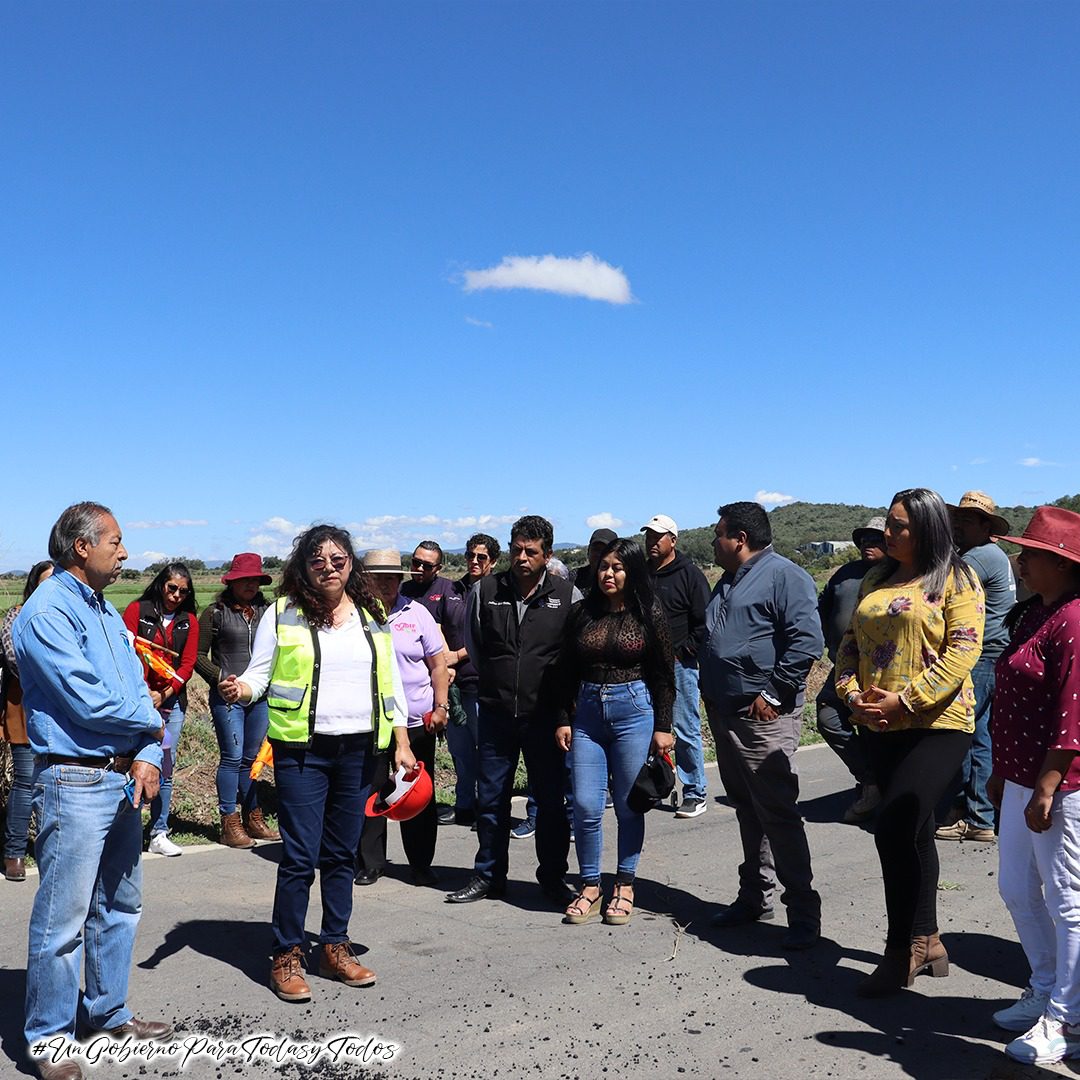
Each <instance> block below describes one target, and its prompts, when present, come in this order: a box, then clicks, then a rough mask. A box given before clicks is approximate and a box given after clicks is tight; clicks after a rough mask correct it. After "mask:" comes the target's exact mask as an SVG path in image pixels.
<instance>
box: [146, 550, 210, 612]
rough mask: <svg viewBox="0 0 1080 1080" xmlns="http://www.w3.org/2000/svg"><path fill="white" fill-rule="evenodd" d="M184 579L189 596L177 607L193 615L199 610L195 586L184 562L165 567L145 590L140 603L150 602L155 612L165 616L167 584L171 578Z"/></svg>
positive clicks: (172, 563)
mask: <svg viewBox="0 0 1080 1080" xmlns="http://www.w3.org/2000/svg"><path fill="white" fill-rule="evenodd" d="M174 577H182V578H183V579H184V580H185V581H186V582H187V588H188V594H187V596H185V597H184V598H183V600H181V601H180V603H179V604H178V605H177V607H176V610H177V611H190V612H191V614H192V615H194V614H196V613H197V612H198V610H199V605H198V604H196V603H195V585H194V582H192V580H191V571H190V570H189V569H188V568H187V567H186V566H185V565H184V564H183V563H182V562H171V563H169V564H168V565H167V566H163V567H162V568H161V569H160V570H159V571H158V572H157V573H156V574H155V575H154V580H153V581H151V582H150V584H149V585H147V586H146V588H145V589H144V590H143V594H142V596H140V597H139V602H140V603H142V602H143V601H144V600H149V601H150V603H151V604H153V605H154V610H155V611H156V612H157V613H158V614H159V615H164V614H165V582H166V581H168V580H169V578H174Z"/></svg>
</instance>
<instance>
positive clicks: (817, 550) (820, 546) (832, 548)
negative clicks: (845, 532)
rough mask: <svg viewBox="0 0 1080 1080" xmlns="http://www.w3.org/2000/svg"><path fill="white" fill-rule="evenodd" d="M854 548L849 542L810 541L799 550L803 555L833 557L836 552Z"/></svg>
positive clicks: (851, 542) (852, 543)
mask: <svg viewBox="0 0 1080 1080" xmlns="http://www.w3.org/2000/svg"><path fill="white" fill-rule="evenodd" d="M854 546H855V544H854V542H853V541H851V540H811V541H810V542H809V543H807V544H803V545H802V547H800V548H799V550H800V551H801V552H802V553H803V554H804V555H835V554H836V553H837V552H838V551H846V550H847V549H848V548H853V547H854Z"/></svg>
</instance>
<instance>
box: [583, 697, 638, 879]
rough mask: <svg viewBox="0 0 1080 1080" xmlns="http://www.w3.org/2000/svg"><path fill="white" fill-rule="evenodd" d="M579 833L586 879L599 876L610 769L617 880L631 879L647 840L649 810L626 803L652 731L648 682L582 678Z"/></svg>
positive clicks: (584, 877) (598, 877)
mask: <svg viewBox="0 0 1080 1080" xmlns="http://www.w3.org/2000/svg"><path fill="white" fill-rule="evenodd" d="M573 727H574V737H573V751H574V754H573V764H572V769H573V775H574V839H575V842H576V845H577V855H578V865H579V866H580V868H581V879H582V881H583V882H584V883H585V884H587V885H591V884H595V883H598V882H599V881H600V854H601V850H602V847H603V832H602V828H601V824H602V822H603V820H604V801H605V796H606V794H607V785H608V775H609V774H610V776H611V798H612V801H613V802H614V804H615V817H616V819H617V820H618V823H619V839H618V856H619V861H618V880H619V881H625V882H631V881H633V880H634V874H635V873H636V872H637V865H638V859H640V858H641V846H642V844H644V842H645V815H644V814H639V813H636V812H635V811H633V810H631V809H630V807H629V806H627V805H626V797H627V795H629V794H630V788H631V787H633V784H634V781H635V780H636V779H637V775H638V773H639V772H640V771H641V766H642V765H644V764H645V759H646V758H647V757H648V756H649V746H650V745H651V743H652V737H653V704H652V697H651V695H650V694H649V691H648V689H647V688H646V686H645V684H644V683H643V682H641V681H640V680H638V681H636V682H629V683H613V684H610V685H603V686H601V685H598V684H597V683H582V684H581V689H580V691H579V692H578V700H577V712H576V713H575V714H574V725H573Z"/></svg>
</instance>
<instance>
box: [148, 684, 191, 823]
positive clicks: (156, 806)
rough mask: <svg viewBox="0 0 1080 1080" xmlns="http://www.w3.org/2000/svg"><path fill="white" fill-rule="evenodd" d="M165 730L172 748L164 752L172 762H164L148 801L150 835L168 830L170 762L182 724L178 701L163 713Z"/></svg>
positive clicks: (181, 713) (171, 771)
mask: <svg viewBox="0 0 1080 1080" xmlns="http://www.w3.org/2000/svg"><path fill="white" fill-rule="evenodd" d="M163 719H164V720H165V730H166V731H167V732H168V733H169V739H170V740H171V741H172V748H171V749H170V750H166V751H165V753H166V754H171V755H172V762H171V763H170V762H166V763H165V767H164V768H163V769H162V770H161V789H160V791H159V792H158V793H157V795H155V796H154V798H153V799H152V800H151V802H150V835H151V836H157V835H158V834H160V833H167V832H168V831H169V806H170V805H171V804H172V774H173V770H172V764H173V763H175V761H176V751H177V749H178V747H179V746H180V731H181V729H182V728H183V726H184V710H183V709H181V708H180V702H179V701H174V702H173V704H172V707H171V708H170V709H169V711H168V712H167V713H163Z"/></svg>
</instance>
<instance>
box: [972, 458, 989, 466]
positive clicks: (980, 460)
mask: <svg viewBox="0 0 1080 1080" xmlns="http://www.w3.org/2000/svg"><path fill="white" fill-rule="evenodd" d="M968 464H969V465H989V464H990V459H989V458H984V457H973V458H972V459H971V460H970V461H969V462H968Z"/></svg>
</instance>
